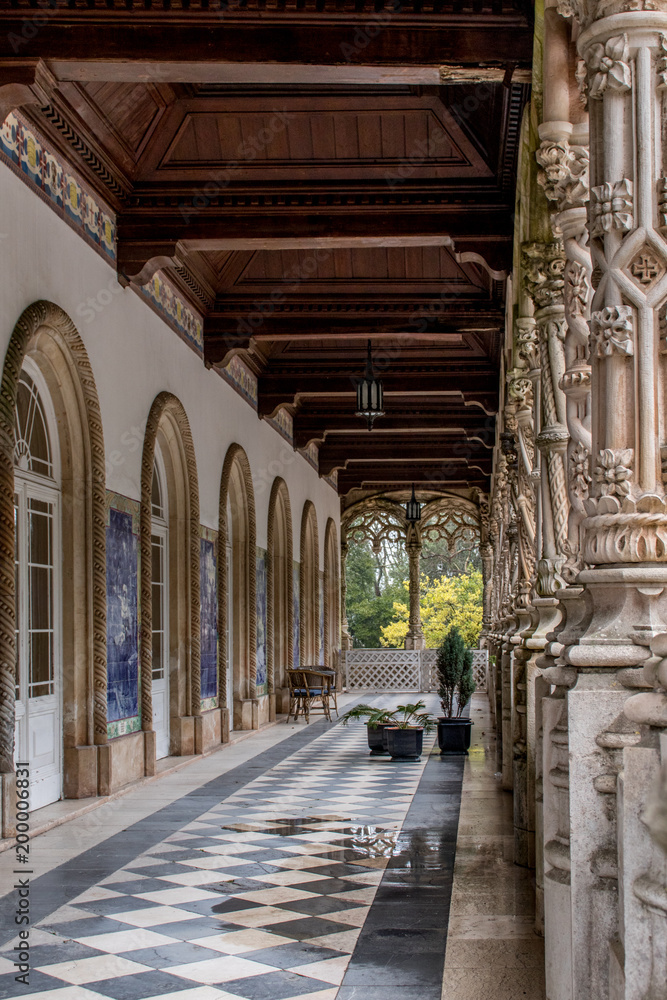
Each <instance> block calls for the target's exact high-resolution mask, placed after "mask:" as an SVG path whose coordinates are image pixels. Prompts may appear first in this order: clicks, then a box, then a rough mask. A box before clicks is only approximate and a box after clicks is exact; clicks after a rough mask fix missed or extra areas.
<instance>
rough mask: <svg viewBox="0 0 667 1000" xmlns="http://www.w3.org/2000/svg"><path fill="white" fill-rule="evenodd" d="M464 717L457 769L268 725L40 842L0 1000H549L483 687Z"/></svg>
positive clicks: (330, 730) (7, 924) (331, 731)
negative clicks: (21, 957) (27, 954)
mask: <svg viewBox="0 0 667 1000" xmlns="http://www.w3.org/2000/svg"><path fill="white" fill-rule="evenodd" d="M346 700H350V699H346ZM384 700H385V699H384V698H378V699H377V702H378V703H382V702H383V701H384ZM431 700H432V701H433V704H432V705H429V707H430V708H431V709H435V708H436V704H435V699H434V698H431ZM471 715H472V718H473V719H474V721H475V728H474V737H473V746H472V748H471V752H470V756H469V757H468V758H467V759H466V760H465V761H464V760H463V759H462V758H453V757H452V758H441V757H440V755H439V753H438V752H437V747H436V749H435V751H433V750H432V748H431V742H432V738H431V739H429V741H428V750H427V751H426V752H425V753H424V756H423V757H422V759H421V761H420V762H419V763H414V764H413V763H405V764H402V765H396V764H393V763H392V762H391V761H390V760H389V759H385V758H376V759H371V758H370V757H369V756H368V754H367V747H366V733H365V727H363V726H362V725H360V724H352V725H350V726H349V727H347V728H344V727H341V726H340V725H337V724H334V725H333V726H330V725H329V724H328V723H326V722H324V721H317V722H313V723H311V724H310V725H309V726H307V727H306V726H303V725H302V724H299V725H298V726H295V725H290V726H289V727H287V726H284V725H277V726H273V727H269V728H266V729H263V730H261V731H260V732H259V733H256V734H253V736H252V737H250V738H247V739H245V740H243V741H242V742H238V743H235V744H233V745H232V746H231V747H228V748H226V749H225V750H223V751H222V752H218V753H215V754H212V755H211V756H209V757H206V758H204V759H203V760H199V761H197V762H195V763H193V764H191V765H189V766H188V767H186V768H184V769H182V770H177V771H175V772H173V773H171V774H169V775H166V776H164V777H163V778H161V779H160V780H158V781H155V780H153V781H147V782H146V783H144V784H143V785H142V786H140V787H139V788H136V787H135V788H133V789H131V790H130V791H128V792H127V794H125V795H124V796H121V797H120V798H117V799H116V800H114V801H113V802H111V803H108V804H106V805H103V806H101V807H99V808H97V809H95V810H93V811H91V812H89V813H87V814H85V815H83V816H80V817H79V818H77V819H75V820H73V821H71V822H69V823H65V824H63V825H61V826H58V827H56V828H54V829H52V830H51V831H49V832H46V833H44V834H43V835H42V836H40V837H38V838H36V839H35V840H34V841H33V843H32V852H33V854H32V856H33V864H34V866H35V869H34V870H35V874H34V876H33V882H32V886H31V893H32V908H33V918H34V920H35V923H36V926H34V927H33V931H32V937H31V967H32V971H31V973H30V978H29V986H27V987H25V988H24V987H21V986H20V985H19V986H18V987H17V984H16V982H15V980H14V975H15V969H14V966H13V964H12V962H13V951H12V949H13V945H14V943H15V941H14V940H12V939H13V937H14V927H13V924H12V920H11V913H9V912H8V911H9V908H8V907H5V908H3V923H2V925H1V942H2V944H1V948H2V950H1V952H0V954H1V957H0V997H2V998H9V997H16V996H17V995H18V996H21V997H25V998H30V1000H37V998H40V1000H46V998H49V1000H99V998H101V997H105V998H115V1000H143V998H148V997H160V998H161V1000H167V998H170V1000H171V998H174V1000H175V998H177V997H178V998H181V1000H226V998H227V1000H231V998H247V1000H288V998H291V997H299V998H301V1000H311V998H312V1000H315V998H318V1000H352V998H357V997H359V996H363V998H364V1000H380V998H383V1000H440V998H441V996H442V998H443V1000H476V998H481V997H489V996H491V995H493V996H494V998H495V1000H515V998H517V1000H518V998H527V1000H543V997H544V987H543V971H542V970H543V955H542V950H543V943H542V940H541V939H540V938H538V937H537V936H536V935H535V933H534V931H533V915H532V914H533V909H532V907H533V888H532V885H531V874H530V873H529V872H528V871H526V870H524V869H520V868H518V867H516V866H515V865H514V864H513V861H512V845H513V837H512V818H511V798H510V796H509V795H508V794H507V793H503V792H502V791H501V790H500V786H499V782H498V778H497V776H495V774H494V772H495V767H496V764H495V738H494V735H493V731H492V729H491V724H490V720H489V717H488V710H487V703H486V699H485V696H484V695H477V696H475V698H474V700H473V705H472V709H471ZM429 751H430V752H429ZM35 818H37V816H36V817H35ZM12 862H13V852H10V851H6V852H5V853H4V854H2V855H0V882H1V884H2V885H3V887H4V888H7V887H9V886H10V885H11V881H12V879H11V872H12V867H13V866H12ZM443 966H444V975H443ZM443 980H444V985H443ZM17 989H18V991H19V992H18V993H17ZM441 991H442V992H441Z"/></svg>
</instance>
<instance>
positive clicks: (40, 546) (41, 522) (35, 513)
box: [29, 500, 51, 566]
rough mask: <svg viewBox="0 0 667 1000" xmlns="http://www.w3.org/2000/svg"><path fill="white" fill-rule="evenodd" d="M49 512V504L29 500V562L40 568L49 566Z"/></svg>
mask: <svg viewBox="0 0 667 1000" xmlns="http://www.w3.org/2000/svg"><path fill="white" fill-rule="evenodd" d="M50 511H51V504H48V503H44V502H43V501H41V500H30V522H29V523H30V562H31V563H38V564H39V565H40V566H50V565H51V517H50ZM43 512H48V513H43Z"/></svg>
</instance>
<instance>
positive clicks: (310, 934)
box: [262, 917, 352, 941]
mask: <svg viewBox="0 0 667 1000" xmlns="http://www.w3.org/2000/svg"><path fill="white" fill-rule="evenodd" d="M262 930H265V931H273V932H274V933H275V934H282V936H283V937H288V938H294V939H295V941H305V940H307V939H308V938H314V937H322V935H324V934H340V933H342V931H349V930H352V928H351V927H349V926H348V925H347V924H341V923H337V922H336V921H334V920H325V919H324V918H323V917H303V918H302V919H301V920H286V921H284V922H283V923H280V924H267V925H266V927H263V928H262Z"/></svg>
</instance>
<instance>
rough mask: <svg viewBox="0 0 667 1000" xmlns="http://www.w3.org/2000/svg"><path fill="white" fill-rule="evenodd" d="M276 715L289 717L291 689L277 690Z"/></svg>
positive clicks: (282, 688)
mask: <svg viewBox="0 0 667 1000" xmlns="http://www.w3.org/2000/svg"><path fill="white" fill-rule="evenodd" d="M275 698H276V713H277V714H278V715H287V713H288V712H289V688H288V687H281V688H276V694H275Z"/></svg>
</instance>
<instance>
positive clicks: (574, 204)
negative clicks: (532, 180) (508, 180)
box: [535, 140, 588, 212]
mask: <svg viewBox="0 0 667 1000" xmlns="http://www.w3.org/2000/svg"><path fill="white" fill-rule="evenodd" d="M535 155H536V159H537V162H538V163H539V165H540V166H541V167H542V169H541V170H540V171H539V173H538V175H537V182H538V184H540V185H541V187H543V188H544V193H545V195H546V196H547V198H548V200H549V201H555V202H557V203H558V210H559V211H561V212H563V211H565V210H566V209H570V208H583V207H584V206H585V204H586V202H587V201H588V150H587V149H586V148H585V147H584V146H570V144H569V143H568V142H567V141H566V140H563V141H562V142H552V141H550V140H545V141H544V142H543V143H542V145H541V146H540V148H539V149H538V151H537V153H536V154H535Z"/></svg>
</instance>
